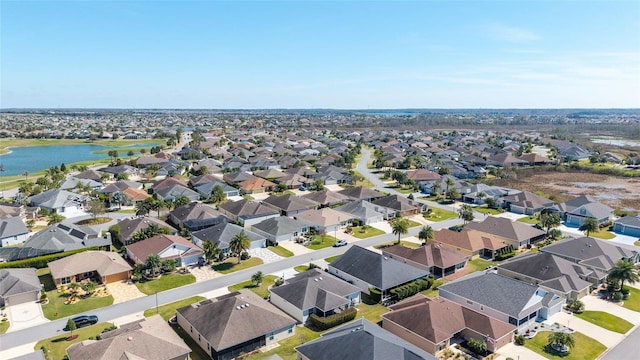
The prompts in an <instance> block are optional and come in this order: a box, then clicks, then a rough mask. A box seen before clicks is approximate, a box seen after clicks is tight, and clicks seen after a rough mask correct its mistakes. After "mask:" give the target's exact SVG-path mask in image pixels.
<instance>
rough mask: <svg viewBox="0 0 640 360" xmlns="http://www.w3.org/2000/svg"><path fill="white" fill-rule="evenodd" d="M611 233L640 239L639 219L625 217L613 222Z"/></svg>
mask: <svg viewBox="0 0 640 360" xmlns="http://www.w3.org/2000/svg"><path fill="white" fill-rule="evenodd" d="M613 231H615V232H617V233H619V234H622V235H628V236H635V237H640V217H637V216H625V217H622V218H620V219H618V220H616V221H614V222H613Z"/></svg>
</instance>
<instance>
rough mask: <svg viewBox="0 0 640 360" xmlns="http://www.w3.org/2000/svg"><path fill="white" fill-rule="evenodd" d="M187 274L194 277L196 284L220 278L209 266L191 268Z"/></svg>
mask: <svg viewBox="0 0 640 360" xmlns="http://www.w3.org/2000/svg"><path fill="white" fill-rule="evenodd" d="M189 272H190V273H191V274H192V275H193V276H195V278H196V282H198V281H206V280H211V279H215V278H217V277H220V276H222V274H220V273H219V272H217V271H215V270H213V268H212V267H211V266H191V267H189Z"/></svg>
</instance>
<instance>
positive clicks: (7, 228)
mask: <svg viewBox="0 0 640 360" xmlns="http://www.w3.org/2000/svg"><path fill="white" fill-rule="evenodd" d="M27 233H29V229H27V227H26V226H25V225H24V222H23V221H22V218H20V217H10V218H6V219H1V220H0V239H4V238H8V237H13V236H18V235H23V234H27Z"/></svg>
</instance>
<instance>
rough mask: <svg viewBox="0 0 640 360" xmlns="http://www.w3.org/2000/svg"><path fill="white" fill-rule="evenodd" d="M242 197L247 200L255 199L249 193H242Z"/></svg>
mask: <svg viewBox="0 0 640 360" xmlns="http://www.w3.org/2000/svg"><path fill="white" fill-rule="evenodd" d="M242 197H243V198H245V199H247V200H255V198H254V197H253V196H251V195H249V194H244V195H242Z"/></svg>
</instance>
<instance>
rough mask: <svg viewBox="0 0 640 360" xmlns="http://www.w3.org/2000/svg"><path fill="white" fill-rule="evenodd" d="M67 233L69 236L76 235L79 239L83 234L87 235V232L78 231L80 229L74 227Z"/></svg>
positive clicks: (82, 237)
mask: <svg viewBox="0 0 640 360" xmlns="http://www.w3.org/2000/svg"><path fill="white" fill-rule="evenodd" d="M69 235H71V236H73V237H77V238H79V239H84V237H85V236H87V234H85V233H83V232H82V231H80V230H76V229H73V230H71V232H70V233H69Z"/></svg>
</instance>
